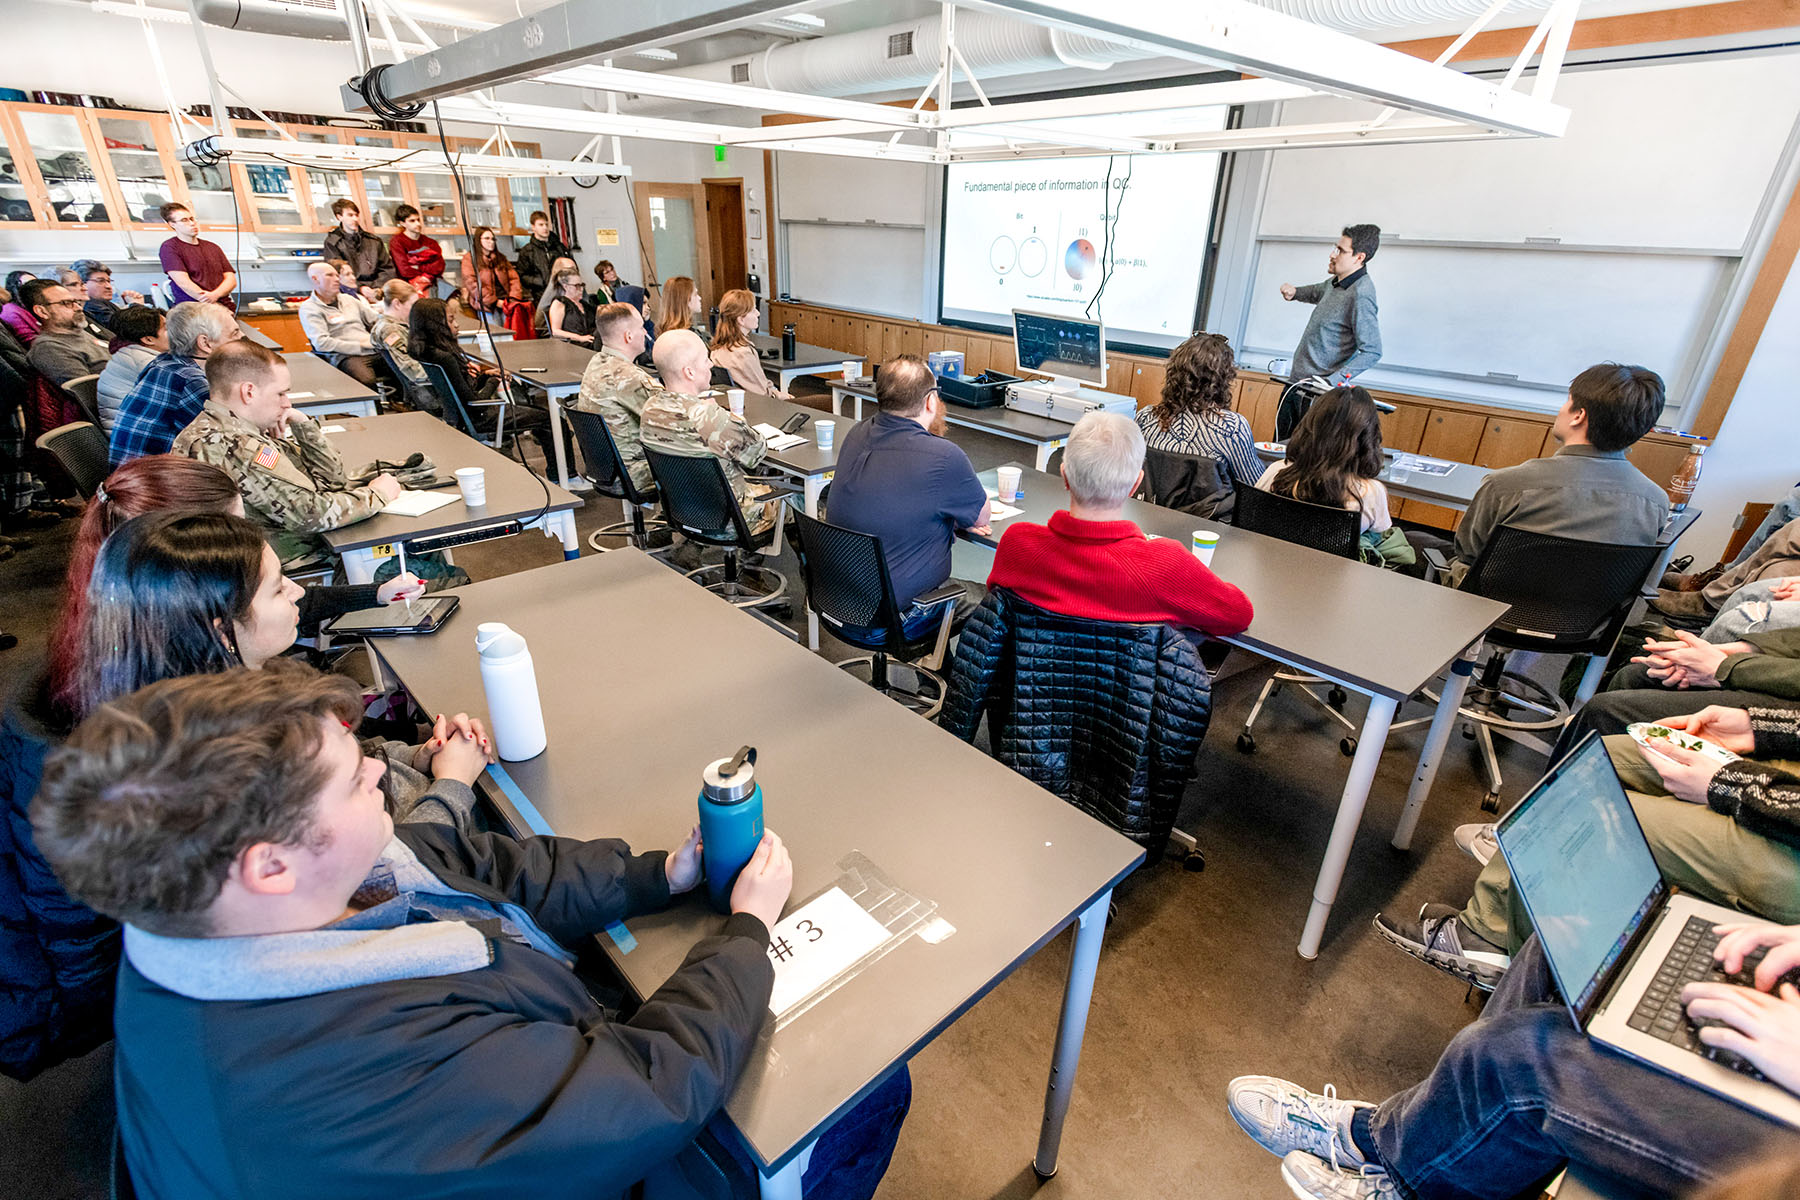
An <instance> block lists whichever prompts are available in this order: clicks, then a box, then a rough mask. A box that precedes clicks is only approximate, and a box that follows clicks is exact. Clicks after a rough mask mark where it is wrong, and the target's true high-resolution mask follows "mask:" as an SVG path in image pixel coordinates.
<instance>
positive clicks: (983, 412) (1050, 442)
mask: <svg viewBox="0 0 1800 1200" xmlns="http://www.w3.org/2000/svg"><path fill="white" fill-rule="evenodd" d="M846 400H848V401H850V402H851V404H852V406H853V408H854V415H855V417H856V419H857V420H859V421H860V420H862V415H863V414H862V406H863V401H865V400H867V401H869V402H870V403H874V400H875V381H874V380H873V379H858V380H855V381H854V382H852V381H850V380H844V381H843V382H841V383H833V384H832V385H831V410H832V411H833V412H841V411H842V410H843V405H844V401H846ZM944 420H946V421H948V422H949V423H950V424H952V425H960V426H962V427H963V428H965V429H979V430H981V431H982V432H983V433H991V434H993V435H994V436H995V437H1003V438H1010V439H1011V440H1013V441H1015V442H1024V443H1025V444H1026V445H1028V446H1032V447H1034V448H1035V453H1036V462H1035V463H1034V464H1033V465H1034V466H1036V467H1037V469H1038V470H1040V471H1043V470H1047V469H1049V466H1050V456H1051V455H1052V454H1054V453H1055V452H1056V451H1058V450H1060V449H1062V446H1063V443H1065V442H1067V441H1068V440H1069V430H1070V429H1072V428H1074V427H1073V426H1071V425H1069V424H1068V423H1067V422H1064V421H1052V420H1051V419H1050V418H1049V417H1034V416H1032V415H1031V414H1030V413H1022V412H1014V411H1013V410H1012V409H1010V408H1007V407H1006V406H1005V405H1000V406H998V407H995V408H964V407H963V406H962V405H960V404H953V403H951V402H950V401H948V400H946V401H944Z"/></svg>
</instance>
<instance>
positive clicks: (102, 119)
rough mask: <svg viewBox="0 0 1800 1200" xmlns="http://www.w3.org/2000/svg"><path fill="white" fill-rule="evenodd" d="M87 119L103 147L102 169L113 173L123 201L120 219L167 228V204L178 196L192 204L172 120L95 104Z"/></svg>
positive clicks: (118, 221) (121, 222) (117, 213)
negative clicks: (163, 207) (177, 152)
mask: <svg viewBox="0 0 1800 1200" xmlns="http://www.w3.org/2000/svg"><path fill="white" fill-rule="evenodd" d="M87 118H88V121H89V123H90V124H91V125H92V126H93V130H94V141H95V144H96V145H97V146H98V147H99V149H100V155H101V163H102V167H103V171H102V173H103V174H106V175H110V176H111V179H112V186H113V194H114V195H115V196H116V197H117V198H118V200H119V207H118V208H117V209H116V210H115V218H116V220H115V223H116V224H118V225H123V226H127V227H129V228H132V229H147V230H162V229H164V228H165V224H164V222H163V219H162V206H163V205H165V204H167V203H169V202H170V201H175V200H179V201H181V202H182V203H187V196H186V193H187V188H186V186H185V183H184V181H183V179H182V175H181V167H180V165H179V162H178V160H177V159H176V156H175V137H174V134H172V133H171V132H170V130H169V123H168V122H167V121H166V120H162V119H159V118H158V117H157V115H156V114H154V113H140V112H112V111H109V110H106V109H96V110H94V111H93V112H90V113H88V114H87Z"/></svg>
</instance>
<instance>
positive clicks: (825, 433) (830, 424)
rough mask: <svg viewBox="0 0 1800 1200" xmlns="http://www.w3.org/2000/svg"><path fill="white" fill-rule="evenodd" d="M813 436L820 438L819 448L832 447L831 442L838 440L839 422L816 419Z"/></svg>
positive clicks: (826, 448)
mask: <svg viewBox="0 0 1800 1200" xmlns="http://www.w3.org/2000/svg"><path fill="white" fill-rule="evenodd" d="M813 436H814V437H816V438H818V439H819V449H821V450H829V449H831V443H832V442H833V441H835V440H837V422H836V421H814V422H813Z"/></svg>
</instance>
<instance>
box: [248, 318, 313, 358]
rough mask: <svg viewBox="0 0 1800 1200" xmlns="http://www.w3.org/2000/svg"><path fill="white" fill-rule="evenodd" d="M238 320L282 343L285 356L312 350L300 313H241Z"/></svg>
mask: <svg viewBox="0 0 1800 1200" xmlns="http://www.w3.org/2000/svg"><path fill="white" fill-rule="evenodd" d="M238 319H239V320H240V321H242V322H243V323H244V324H246V325H249V326H252V327H254V328H255V329H256V330H257V331H258V332H259V333H263V334H266V335H268V336H269V337H271V338H273V339H274V340H275V341H276V342H278V343H280V345H281V350H282V353H284V354H305V353H307V352H308V351H310V350H311V349H312V342H311V341H310V340H308V338H307V336H306V331H305V330H304V329H302V328H301V327H300V314H299V313H294V312H278V313H254V312H240V313H239V314H238Z"/></svg>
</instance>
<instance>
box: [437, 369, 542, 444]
mask: <svg viewBox="0 0 1800 1200" xmlns="http://www.w3.org/2000/svg"><path fill="white" fill-rule="evenodd" d="M419 366H421V367H423V368H424V370H425V377H426V378H427V379H429V380H431V390H432V391H434V392H436V393H437V395H438V400H439V401H440V402H441V403H442V404H443V406H444V420H445V421H447V422H448V423H449V424H450V425H452V426H454V427H455V428H457V429H460V430H462V431H463V432H464V433H466V434H468V435H469V436H470V437H472V438H474V439H475V440H476V441H478V442H480V443H481V444H482V445H484V446H491V447H493V448H494V449H496V450H498V451H500V452H501V453H502V454H507V453H510V454H511V455H512V457H513V458H516V459H518V460H519V461H520V462H524V461H525V456H524V454H523V452H521V451H520V449H519V436H520V434H519V431H518V429H516V428H514V429H510V430H509V429H507V427H506V413H507V409H508V408H509V407H511V403H510V401H507V400H504V399H496V400H479V401H476V402H475V403H474V404H464V403H463V398H462V394H461V393H460V392H458V391H457V390H456V385H455V383H453V382H452V381H451V379H450V372H448V371H446V370H444V368H443V367H441V366H439V365H438V364H437V363H434V362H422V363H420V364H419ZM471 408H474V409H480V410H484V411H485V410H487V409H493V410H494V432H493V435H492V436H491V437H490V436H488V435H487V434H484V433H482V431H481V429H480V427H479V426H477V425H476V424H475V415H474V413H471V412H470V411H469V410H470V409H471ZM509 439H510V440H509ZM508 445H510V446H511V447H512V449H511V450H510V452H509V451H508V449H507V447H508Z"/></svg>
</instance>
